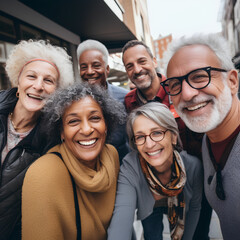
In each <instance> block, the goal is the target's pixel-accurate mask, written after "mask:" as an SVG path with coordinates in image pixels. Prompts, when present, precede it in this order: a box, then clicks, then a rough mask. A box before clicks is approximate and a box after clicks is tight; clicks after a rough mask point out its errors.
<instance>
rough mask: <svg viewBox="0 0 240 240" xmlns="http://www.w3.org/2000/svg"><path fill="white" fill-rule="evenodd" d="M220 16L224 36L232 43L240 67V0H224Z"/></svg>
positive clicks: (235, 61)
mask: <svg viewBox="0 0 240 240" xmlns="http://www.w3.org/2000/svg"><path fill="white" fill-rule="evenodd" d="M219 18H220V20H221V22H222V33H223V36H224V37H225V38H226V39H227V40H228V41H229V43H230V46H231V50H232V55H233V61H234V63H235V66H236V68H238V69H240V0H222V2H221V9H220V11H219Z"/></svg>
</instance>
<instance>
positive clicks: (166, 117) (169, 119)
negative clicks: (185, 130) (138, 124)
mask: <svg viewBox="0 0 240 240" xmlns="http://www.w3.org/2000/svg"><path fill="white" fill-rule="evenodd" d="M140 115H143V116H145V117H147V118H149V119H150V120H152V121H154V122H155V123H156V124H158V125H159V126H161V127H164V128H166V129H169V130H170V131H171V132H172V133H174V134H175V135H176V136H177V146H176V149H177V150H181V149H182V142H181V140H180V137H179V131H178V125H177V123H176V121H175V118H174V116H173V114H172V112H171V111H170V110H169V108H168V107H167V106H166V105H165V104H162V103H159V102H149V103H147V104H144V105H142V106H141V107H138V108H136V109H134V110H133V111H132V112H131V113H130V114H129V116H128V120H127V134H128V138H129V145H130V147H131V148H132V149H137V147H136V145H135V144H134V141H133V137H134V132H133V124H134V121H135V120H136V118H137V117H138V116H140Z"/></svg>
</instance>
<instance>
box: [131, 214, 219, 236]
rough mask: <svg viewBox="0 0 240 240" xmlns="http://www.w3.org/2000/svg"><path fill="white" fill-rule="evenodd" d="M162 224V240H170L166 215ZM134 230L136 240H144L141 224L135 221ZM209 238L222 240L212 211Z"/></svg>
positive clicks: (217, 221)
mask: <svg viewBox="0 0 240 240" xmlns="http://www.w3.org/2000/svg"><path fill="white" fill-rule="evenodd" d="M163 223H164V231H163V240H171V238H170V234H169V226H168V220H167V216H166V215H164V217H163ZM134 228H135V231H136V235H137V240H144V238H143V236H142V225H141V222H140V221H135V222H134ZM209 237H210V239H211V240H223V237H222V233H221V229H220V225H219V220H218V217H217V215H216V213H215V212H214V211H213V214H212V219H211V223H210V232H209Z"/></svg>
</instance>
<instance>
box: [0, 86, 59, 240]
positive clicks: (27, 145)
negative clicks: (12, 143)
mask: <svg viewBox="0 0 240 240" xmlns="http://www.w3.org/2000/svg"><path fill="white" fill-rule="evenodd" d="M17 100H18V99H17V98H16V88H13V89H10V90H6V91H1V92H0V162H1V155H2V150H3V148H4V146H5V145H6V139H7V130H8V128H7V120H8V115H9V113H10V112H12V111H13V109H14V107H15V105H16V103H17ZM41 121H42V120H41V118H39V121H38V123H37V125H36V126H35V127H34V129H33V130H32V131H31V132H30V133H29V134H28V135H27V136H26V137H25V138H24V139H23V140H22V141H20V142H19V144H18V145H17V146H16V147H14V148H13V149H12V150H10V151H9V152H8V154H7V156H6V158H5V160H4V162H3V164H2V165H1V168H0V170H1V171H0V240H10V239H14V240H18V239H21V193H22V184H23V179H24V176H25V173H26V171H27V169H28V167H29V166H30V164H31V163H32V162H34V161H35V160H36V159H37V158H39V157H40V156H41V155H43V154H44V153H45V152H46V151H47V150H48V149H49V148H51V147H52V146H54V145H56V144H58V143H59V140H58V139H51V141H49V139H48V138H47V134H46V133H47V129H45V130H44V129H43V127H42V125H41ZM29 227H30V226H29Z"/></svg>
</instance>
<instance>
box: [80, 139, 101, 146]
mask: <svg viewBox="0 0 240 240" xmlns="http://www.w3.org/2000/svg"><path fill="white" fill-rule="evenodd" d="M96 141H97V140H96V139H93V140H90V141H79V143H80V144H81V145H84V146H89V145H92V144H93V143H95V142H96Z"/></svg>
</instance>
